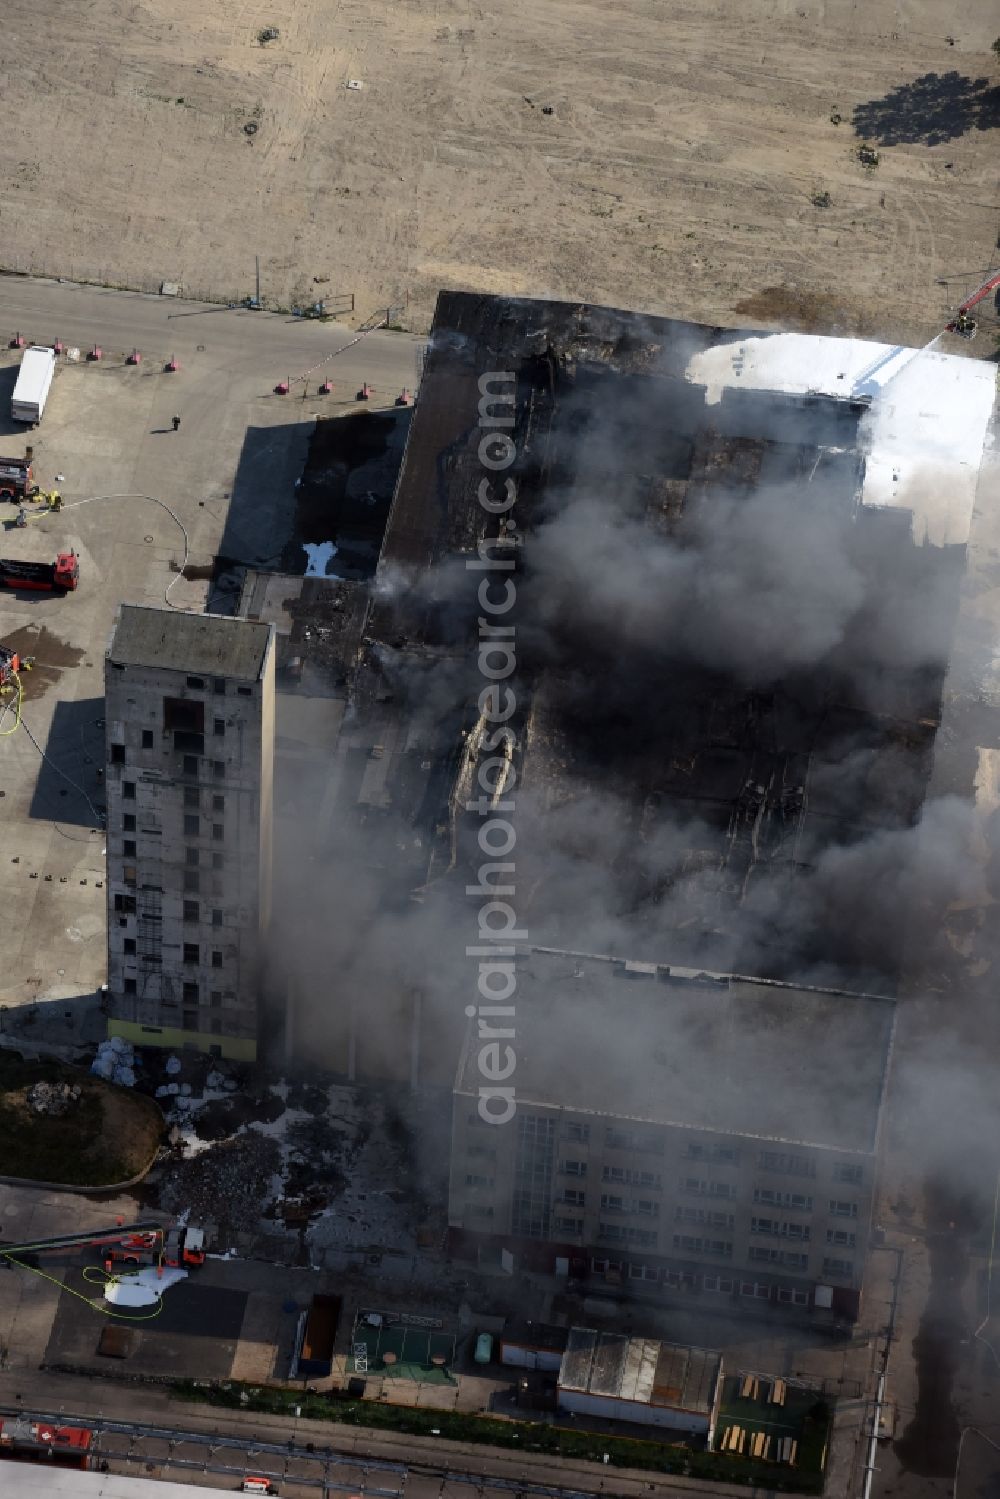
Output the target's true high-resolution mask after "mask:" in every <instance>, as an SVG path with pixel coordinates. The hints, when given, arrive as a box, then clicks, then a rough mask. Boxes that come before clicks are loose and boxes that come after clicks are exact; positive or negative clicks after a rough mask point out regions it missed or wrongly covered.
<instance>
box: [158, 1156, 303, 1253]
mask: <svg viewBox="0 0 1000 1499" xmlns="http://www.w3.org/2000/svg"><path fill="white" fill-rule="evenodd" d="M280 1169H281V1150H280V1147H279V1145H278V1142H277V1141H276V1140H272V1139H269V1138H268V1137H267V1136H266V1135H262V1134H260V1133H259V1132H258V1131H256V1130H246V1131H245V1132H243V1133H241V1134H240V1135H238V1136H237V1137H235V1138H234V1139H230V1140H225V1141H222V1142H221V1143H220V1144H218V1145H213V1146H211V1147H210V1148H209V1149H208V1150H203V1151H201V1152H200V1153H199V1154H198V1155H196V1156H194V1157H192V1158H190V1159H187V1160H183V1161H178V1162H177V1163H176V1165H171V1166H170V1167H169V1168H168V1171H167V1174H166V1175H165V1176H164V1179H163V1185H162V1187H161V1189H160V1206H161V1207H162V1208H163V1209H164V1211H165V1212H172V1213H177V1212H180V1211H182V1210H183V1209H190V1212H191V1216H192V1218H193V1219H195V1220H201V1221H204V1220H206V1219H210V1220H213V1221H214V1222H216V1223H217V1224H218V1225H219V1228H220V1230H221V1231H222V1232H223V1234H226V1233H229V1234H233V1233H244V1234H245V1233H255V1232H256V1231H257V1226H258V1223H259V1220H260V1216H261V1213H262V1212H263V1210H264V1208H265V1206H266V1205H267V1203H268V1202H269V1201H270V1199H271V1198H272V1197H273V1196H274V1192H275V1186H274V1178H275V1176H276V1175H277V1174H278V1172H279V1171H280Z"/></svg>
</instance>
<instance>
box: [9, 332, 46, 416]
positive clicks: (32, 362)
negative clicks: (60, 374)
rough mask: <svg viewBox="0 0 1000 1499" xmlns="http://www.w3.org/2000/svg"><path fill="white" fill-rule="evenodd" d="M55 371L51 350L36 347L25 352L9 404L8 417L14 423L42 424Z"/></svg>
mask: <svg viewBox="0 0 1000 1499" xmlns="http://www.w3.org/2000/svg"><path fill="white" fill-rule="evenodd" d="M55 368H56V355H55V350H54V349H45V348H41V347H40V346H39V345H37V344H33V345H32V347H31V348H30V349H25V351H24V354H23V356H22V358H21V368H20V369H19V370H18V372H17V383H16V384H15V386H14V395H13V397H12V399H11V403H10V414H11V416H12V417H13V419H14V421H15V422H30V423H31V425H32V426H33V427H34V426H37V425H38V423H39V422H40V421H41V419H42V412H43V411H44V410H45V402H46V401H47V400H48V398H49V389H50V387H51V385H52V376H53V374H54V373H55Z"/></svg>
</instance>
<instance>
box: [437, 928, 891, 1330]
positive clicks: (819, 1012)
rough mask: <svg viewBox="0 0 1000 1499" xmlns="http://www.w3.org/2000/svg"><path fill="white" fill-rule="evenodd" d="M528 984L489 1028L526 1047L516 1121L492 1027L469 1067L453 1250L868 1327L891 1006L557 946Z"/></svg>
mask: <svg viewBox="0 0 1000 1499" xmlns="http://www.w3.org/2000/svg"><path fill="white" fill-rule="evenodd" d="M518 973H519V985H518V996H519V999H518V1003H517V1005H516V1007H515V1008H516V1017H515V1019H513V1020H512V1021H498V1020H496V1019H492V1020H490V1021H489V1022H488V1026H487V1030H486V1031H485V1034H486V1035H489V1034H490V1030H489V1026H492V1027H499V1026H500V1025H508V1026H510V1027H511V1028H512V1029H513V1031H514V1036H513V1038H512V1039H510V1040H505V1041H503V1042H502V1043H500V1045H501V1053H502V1054H501V1060H502V1061H503V1063H504V1065H505V1066H506V1065H508V1064H509V1063H511V1062H512V1063H513V1070H512V1072H511V1074H510V1079H509V1081H510V1084H511V1085H512V1086H513V1088H514V1095H515V1100H516V1112H515V1113H514V1115H513V1117H512V1118H511V1119H510V1120H509V1121H508V1122H507V1123H503V1124H491V1123H489V1122H487V1121H486V1120H485V1119H484V1118H483V1113H484V1112H485V1113H489V1112H490V1110H489V1108H486V1109H484V1110H481V1108H480V1102H481V1098H482V1094H481V1092H480V1089H481V1088H482V1087H483V1086H485V1085H487V1084H488V1078H489V1076H490V1074H491V1072H492V1074H494V1075H495V1074H496V1071H497V1061H496V1056H495V1050H496V1047H497V1045H498V1043H497V1042H495V1041H493V1042H491V1041H488V1040H487V1041H484V1040H483V1039H482V1036H483V1034H484V1033H483V1032H481V1030H480V1029H479V1027H482V1026H483V1025H484V1022H483V1021H482V1020H478V1019H476V1020H473V1021H472V1022H471V1023H470V1030H469V1034H468V1037H467V1041H466V1046H465V1050H464V1054H463V1056H462V1059H461V1061H460V1064H459V1070H458V1078H457V1083H456V1088H455V1095H454V1119H453V1154H452V1170H451V1185H450V1214H449V1221H450V1225H451V1237H452V1243H453V1245H454V1246H455V1247H456V1248H461V1247H464V1248H465V1249H466V1250H468V1249H471V1248H475V1247H476V1246H481V1247H484V1248H489V1249H491V1250H492V1251H493V1252H494V1253H495V1252H496V1251H497V1250H507V1251H508V1253H509V1254H510V1255H512V1256H513V1257H514V1259H515V1260H516V1259H517V1258H518V1257H520V1258H521V1260H522V1262H523V1263H525V1264H526V1265H535V1266H538V1267H542V1268H546V1269H549V1270H557V1271H558V1270H562V1271H563V1272H564V1273H567V1274H573V1275H581V1276H586V1275H594V1274H603V1275H605V1276H607V1277H609V1278H610V1279H612V1280H613V1281H614V1282H616V1283H618V1282H622V1283H628V1282H643V1283H646V1284H647V1285H653V1284H659V1285H662V1286H665V1287H670V1288H673V1289H674V1290H687V1291H692V1292H698V1293H707V1294H711V1295H717V1296H732V1297H740V1298H747V1299H752V1300H758V1301H774V1302H777V1303H781V1304H785V1305H789V1306H797V1307H801V1308H817V1309H819V1310H828V1311H829V1312H830V1313H831V1315H833V1316H837V1315H839V1316H843V1317H848V1318H850V1317H854V1316H856V1314H857V1311H858V1306H859V1298H860V1292H861V1284H862V1277H863V1272H864V1264H865V1254H866V1249H867V1243H868V1236H869V1231H870V1224H871V1216H872V1204H873V1196H874V1186H875V1165H876V1149H877V1145H878V1137H879V1129H880V1122H881V1115H882V1103H883V1096H884V1091H885V1083H886V1077H887V1070H888V1064H889V1058H890V1052H891V1041H892V1033H893V1017H894V1006H893V1003H892V1001H891V1000H886V999H881V998H876V997H871V996H859V995H851V994H844V993H839V992H836V991H832V990H819V989H807V988H795V987H792V986H790V985H786V984H775V983H771V982H768V981H763V980H754V979H745V978H738V977H732V976H728V975H713V974H706V973H700V972H693V971H691V970H685V969H676V968H674V969H671V968H666V967H662V966H658V965H655V964H650V963H627V962H623V961H618V960H612V959H606V958H594V957H586V956H580V955H578V954H571V953H556V952H551V951H549V952H541V951H538V950H532V951H530V952H527V953H525V954H523V955H522V956H521V957H520V958H519V960H518ZM492 1034H493V1035H497V1034H499V1031H498V1030H496V1029H494V1030H493V1031H492ZM507 1045H509V1046H510V1047H511V1054H510V1055H508V1054H507V1053H506V1052H503V1050H502V1048H503V1047H505V1046H507ZM490 1046H492V1047H493V1048H494V1051H493V1052H487V1054H486V1059H485V1063H484V1062H483V1060H482V1055H483V1051H484V1049H485V1048H488V1047H490ZM484 1073H485V1074H486V1076H485V1078H484ZM493 1111H494V1113H496V1112H497V1110H496V1109H495V1107H494V1110H493Z"/></svg>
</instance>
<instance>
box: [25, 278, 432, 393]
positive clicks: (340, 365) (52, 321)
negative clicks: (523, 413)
mask: <svg viewBox="0 0 1000 1499" xmlns="http://www.w3.org/2000/svg"><path fill="white" fill-rule="evenodd" d="M17 332H20V333H21V335H22V337H24V338H25V339H27V340H28V342H29V343H43V344H44V343H52V342H54V340H55V339H57V338H59V339H61V340H62V342H63V343H64V344H66V345H67V346H69V345H73V344H75V345H76V346H78V347H79V348H80V349H82V350H87V349H89V348H90V347H91V346H92V345H94V344H99V345H100V346H101V347H102V348H103V349H105V350H107V351H109V353H110V352H111V351H114V352H115V354H116V355H120V354H121V353H122V352H123V351H124V352H130V351H131V350H132V349H133V348H138V349H139V350H140V352H141V354H142V356H143V359H144V360H145V361H150V360H154V359H155V360H157V361H160V362H164V361H166V360H167V359H169V358H170V356H171V355H172V354H173V355H176V357H177V359H178V360H179V361H180V364H181V366H182V370H183V369H187V368H197V367H198V366H199V365H200V364H202V363H204V362H205V360H204V356H205V355H206V354H208V355H210V356H211V362H212V364H213V366H214V367H215V368H219V367H220V365H221V366H222V367H225V365H227V364H228V363H230V362H231V361H235V362H237V363H238V365H239V368H240V369H241V370H245V369H246V359H247V357H248V356H251V357H252V358H253V359H255V360H257V361H258V362H259V366H260V374H261V388H262V390H270V389H271V388H272V387H273V386H274V385H275V383H276V382H277V381H278V380H280V379H282V378H287V377H291V378H292V379H293V380H294V379H296V377H297V376H299V375H301V374H304V373H305V371H306V370H309V369H311V368H312V367H313V366H314V365H316V364H317V363H319V361H321V360H323V359H325V358H326V357H327V356H328V355H330V354H332V353H333V352H334V351H335V350H339V349H343V348H344V346H345V345H348V344H350V343H351V341H352V340H353V339H354V338H356V337H357V335H356V334H355V333H354V332H353V331H352V330H351V329H349V328H345V327H343V326H342V325H340V324H337V323H325V324H324V323H316V322H311V321H309V320H306V319H303V318H293V317H287V316H285V315H284V314H281V313H272V312H250V311H249V310H248V309H246V308H233V309H229V308H226V307H218V306H213V305H211V304H209V303H205V302H181V301H178V300H177V299H176V298H173V297H159V296H148V295H143V294H142V293H139V292H118V291H108V290H105V289H103V288H100V287H93V286H78V285H76V284H74V283H72V282H62V281H33V280H29V279H28V278H26V277H21V276H0V342H5V341H6V340H7V338H11V337H13V336H14V334H15V333H17ZM425 342H426V340H424V339H420V338H416V337H414V336H413V335H412V334H409V333H386V332H376V333H370V334H368V335H367V336H366V337H365V338H364V339H363V340H362V341H361V343H359V344H357V345H355V346H354V347H352V348H350V349H349V350H348V351H347V352H345V353H343V354H339V355H338V356H337V357H336V358H334V359H333V360H331V362H330V366H329V370H328V371H327V369H326V368H324V370H323V373H322V374H319V375H318V380H322V378H323V375H324V374H326V373H327V372H328V373H329V375H330V378H331V379H332V380H334V381H335V382H338V381H340V380H345V381H349V382H350V383H352V385H353V388H359V387H360V385H361V384H362V382H363V381H365V380H367V381H368V382H369V383H370V384H371V385H373V386H374V387H375V390H376V394H377V397H378V401H377V404H380V405H381V404H387V403H389V402H391V401H392V400H394V399H395V397H396V396H397V395H398V394H399V392H400V390H402V389H403V388H404V387H406V388H408V389H410V390H412V389H413V387H414V385H415V383H416V382H417V379H418V373H419V359H420V351H421V349H422V348H423V346H424V343H425ZM315 383H318V382H313V384H315ZM300 388H301V387H300Z"/></svg>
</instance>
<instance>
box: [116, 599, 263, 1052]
mask: <svg viewBox="0 0 1000 1499" xmlns="http://www.w3.org/2000/svg"><path fill="white" fill-rule="evenodd" d="M105 692H106V722H107V766H108V769H107V779H108V787H107V793H108V796H107V801H108V830H107V848H108V855H107V857H108V990H109V1001H110V1011H109V1013H110V1019H109V1032H110V1034H111V1035H118V1036H123V1037H125V1038H126V1039H127V1040H129V1041H133V1042H135V1043H137V1044H141V1045H143V1046H170V1047H180V1046H185V1045H186V1046H195V1047H197V1048H198V1049H199V1050H202V1051H210V1052H212V1053H214V1054H215V1055H221V1056H226V1057H233V1058H240V1059H243V1060H251V1059H252V1058H253V1057H255V1055H256V1050H257V1034H258V1016H259V1009H260V1003H261V974H262V968H263V953H262V939H263V936H264V932H265V930H266V927H267V923H268V920H269V915H270V903H271V800H272V796H271V788H272V765H273V755H274V640H273V629H272V627H271V626H270V625H267V624H260V623H254V622H250V621H247V620H242V619H230V618H227V617H224V616H222V615H213V614H194V613H186V612H181V611H175V610H171V609H151V608H146V607H141V606H138V605H133V604H123V605H122V607H121V609H120V610H119V614H118V618H117V620H116V623H115V630H114V635H113V637H112V641H111V644H110V646H109V648H108V652H107V656H106V660H105Z"/></svg>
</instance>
